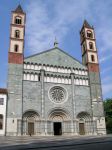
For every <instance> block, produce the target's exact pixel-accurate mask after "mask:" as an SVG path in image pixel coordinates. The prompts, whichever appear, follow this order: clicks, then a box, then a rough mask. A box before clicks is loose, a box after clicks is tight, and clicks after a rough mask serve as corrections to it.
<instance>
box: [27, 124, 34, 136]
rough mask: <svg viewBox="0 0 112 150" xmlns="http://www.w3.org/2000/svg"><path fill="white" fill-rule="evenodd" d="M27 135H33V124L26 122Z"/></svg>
mask: <svg viewBox="0 0 112 150" xmlns="http://www.w3.org/2000/svg"><path fill="white" fill-rule="evenodd" d="M28 134H29V135H34V122H28Z"/></svg>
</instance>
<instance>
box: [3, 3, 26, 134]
mask: <svg viewBox="0 0 112 150" xmlns="http://www.w3.org/2000/svg"><path fill="white" fill-rule="evenodd" d="M25 17H26V15H25V13H24V12H23V9H22V8H21V6H20V5H19V6H18V7H17V8H16V9H15V10H14V11H12V19H11V25H10V46H9V51H8V81H7V89H8V102H7V125H6V135H12V136H14V135H17V134H18V135H21V134H22V127H21V126H22V125H21V124H22V114H23V109H22V108H23V106H22V105H23V92H22V84H23V61H24V35H25Z"/></svg>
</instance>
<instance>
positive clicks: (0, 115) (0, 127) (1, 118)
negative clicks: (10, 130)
mask: <svg viewBox="0 0 112 150" xmlns="http://www.w3.org/2000/svg"><path fill="white" fill-rule="evenodd" d="M2 129H3V115H2V114H0V130H2Z"/></svg>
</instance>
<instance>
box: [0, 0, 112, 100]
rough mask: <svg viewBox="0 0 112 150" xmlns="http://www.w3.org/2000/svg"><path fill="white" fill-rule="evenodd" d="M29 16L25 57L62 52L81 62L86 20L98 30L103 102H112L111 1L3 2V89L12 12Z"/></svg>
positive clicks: (0, 79) (0, 19) (0, 6)
mask: <svg viewBox="0 0 112 150" xmlns="http://www.w3.org/2000/svg"><path fill="white" fill-rule="evenodd" d="M18 4H21V6H22V8H23V10H24V11H25V12H26V30H25V49H24V51H25V56H29V55H32V54H35V53H38V52H42V51H45V50H48V49H51V48H53V47H54V46H53V44H54V40H55V37H56V38H57V41H58V43H59V46H58V47H59V48H61V49H62V50H64V51H65V52H67V53H68V54H70V55H72V56H73V57H74V58H76V59H78V60H79V61H82V58H81V46H80V34H79V32H80V29H81V27H82V24H83V21H84V19H86V20H87V21H88V22H89V24H90V25H92V26H93V27H94V29H95V35H96V45H97V49H98V57H99V64H100V75H101V83H102V93H103V98H104V99H106V98H112V0H108V1H105V0H0V87H1V88H6V87H7V71H8V49H9V37H10V21H11V11H12V10H15V8H16V7H17V6H18Z"/></svg>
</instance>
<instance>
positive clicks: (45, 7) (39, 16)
mask: <svg viewBox="0 0 112 150" xmlns="http://www.w3.org/2000/svg"><path fill="white" fill-rule="evenodd" d="M44 2H45V1H43V0H41V1H40V0H38V1H35V0H34V1H31V2H30V5H27V6H26V10H27V24H26V41H27V45H28V48H29V49H30V50H31V51H37V52H38V51H40V50H45V49H47V48H49V47H52V46H53V42H54V38H55V36H56V37H57V39H58V40H59V42H61V43H62V41H63V39H64V37H65V35H66V34H67V32H68V31H69V28H70V25H72V23H74V24H75V22H76V21H77V20H78V19H79V18H82V17H83V14H84V13H85V14H87V13H86V12H87V10H88V8H89V3H90V2H91V0H90V1H88V2H85V1H83V0H80V1H78V3H77V4H76V2H77V1H76V0H69V2H68V0H57V1H51V0H50V1H49V0H46V3H44ZM80 10H81V11H80Z"/></svg>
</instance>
